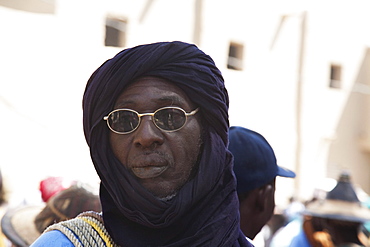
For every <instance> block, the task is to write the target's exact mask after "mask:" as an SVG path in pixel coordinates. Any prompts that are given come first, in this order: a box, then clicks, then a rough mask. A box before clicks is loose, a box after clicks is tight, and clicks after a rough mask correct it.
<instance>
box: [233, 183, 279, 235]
mask: <svg viewBox="0 0 370 247" xmlns="http://www.w3.org/2000/svg"><path fill="white" fill-rule="evenodd" d="M239 200H240V203H239V211H240V228H241V230H242V232H243V233H244V235H245V236H247V237H248V238H250V239H254V238H255V237H256V235H257V234H258V233H259V232H260V231H261V229H262V227H263V226H264V225H265V224H266V223H267V222H268V221H269V220H270V218H271V216H272V215H273V213H274V208H275V179H274V180H273V181H271V182H270V183H268V184H265V185H263V186H261V187H259V188H256V189H254V190H251V191H250V192H249V193H248V194H247V195H246V196H245V197H243V196H240V197H239Z"/></svg>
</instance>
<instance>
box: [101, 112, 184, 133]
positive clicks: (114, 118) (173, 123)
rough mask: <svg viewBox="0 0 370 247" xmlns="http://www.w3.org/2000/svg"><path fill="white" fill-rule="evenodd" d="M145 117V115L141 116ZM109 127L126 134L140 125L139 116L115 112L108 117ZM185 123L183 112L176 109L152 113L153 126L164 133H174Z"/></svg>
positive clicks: (131, 113) (133, 113) (134, 113)
mask: <svg viewBox="0 0 370 247" xmlns="http://www.w3.org/2000/svg"><path fill="white" fill-rule="evenodd" d="M142 115H144V116H145V115H146V114H142ZM107 120H108V124H109V126H110V127H111V128H112V129H113V130H114V131H116V132H119V133H128V132H131V131H133V130H135V129H136V128H137V127H138V125H139V124H140V116H139V115H138V113H137V112H135V111H130V110H117V111H114V112H111V113H110V114H109V116H108V119H107ZM185 121H186V115H185V112H183V111H182V110H180V109H176V108H165V109H159V110H158V111H156V112H155V113H154V116H153V122H154V124H155V125H156V126H157V127H158V128H160V129H162V130H166V131H174V130H177V129H180V128H181V127H183V126H184V124H185Z"/></svg>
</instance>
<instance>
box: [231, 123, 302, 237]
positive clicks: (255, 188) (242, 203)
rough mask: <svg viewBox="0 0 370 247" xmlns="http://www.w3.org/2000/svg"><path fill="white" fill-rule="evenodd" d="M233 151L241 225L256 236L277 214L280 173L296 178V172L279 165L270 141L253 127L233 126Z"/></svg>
mask: <svg viewBox="0 0 370 247" xmlns="http://www.w3.org/2000/svg"><path fill="white" fill-rule="evenodd" d="M229 150H230V151H231V153H232V154H233V156H234V168H233V169H234V173H235V176H236V180H237V193H238V198H239V211H240V227H241V229H242V231H243V232H244V234H245V235H246V236H247V237H249V238H250V239H253V238H254V237H255V236H256V235H257V233H258V232H259V231H260V230H261V228H262V227H263V226H264V225H265V224H266V223H267V221H268V220H269V219H270V218H271V216H272V215H273V212H274V208H275V178H276V176H281V177H289V178H294V177H295V173H294V172H293V171H290V170H288V169H285V168H282V167H280V166H278V165H277V162H276V157H275V154H274V151H273V149H272V147H271V146H270V144H269V143H268V142H267V140H266V139H265V138H264V137H263V136H262V135H261V134H259V133H257V132H255V131H252V130H250V129H247V128H243V127H239V126H232V127H230V130H229Z"/></svg>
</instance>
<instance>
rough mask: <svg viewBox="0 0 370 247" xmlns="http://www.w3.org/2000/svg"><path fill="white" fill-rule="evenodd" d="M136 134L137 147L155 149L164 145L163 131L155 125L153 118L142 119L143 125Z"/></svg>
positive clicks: (135, 142) (141, 124)
mask: <svg viewBox="0 0 370 247" xmlns="http://www.w3.org/2000/svg"><path fill="white" fill-rule="evenodd" d="M134 133H135V136H134V144H135V146H136V147H142V148H154V147H157V146H158V145H162V144H163V141H164V137H163V133H162V131H161V130H160V129H158V128H157V127H156V126H155V125H154V123H153V121H152V117H151V116H144V117H142V118H141V123H140V125H139V127H138V128H137V129H136V130H135V132H134Z"/></svg>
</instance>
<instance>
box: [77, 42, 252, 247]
mask: <svg viewBox="0 0 370 247" xmlns="http://www.w3.org/2000/svg"><path fill="white" fill-rule="evenodd" d="M144 76H154V77H159V78H162V79H166V80H168V81H171V82H172V83H174V84H175V85H176V86H178V87H179V88H181V89H182V90H183V91H184V92H185V93H186V94H187V95H188V97H189V98H190V99H191V100H192V101H193V102H194V103H195V104H196V105H198V106H199V107H200V113H201V116H202V119H203V121H202V123H203V130H204V135H203V139H204V140H203V148H202V154H201V158H200V161H199V164H198V169H197V174H196V175H195V177H194V178H192V179H191V180H190V181H188V182H187V183H186V184H185V185H184V186H183V187H182V188H181V189H180V191H179V192H178V194H177V195H176V196H175V197H174V198H173V199H171V200H169V201H163V200H159V199H158V198H156V197H155V196H153V195H152V194H151V193H150V192H148V191H147V190H146V189H145V188H144V187H142V186H141V185H140V183H139V182H138V181H137V180H136V179H135V178H134V177H133V176H132V175H131V174H130V172H128V170H127V169H126V168H125V167H124V166H123V165H122V164H121V163H120V161H119V160H118V159H117V158H116V157H115V156H114V154H113V152H112V150H111V147H110V144H109V129H108V127H107V125H106V123H105V121H103V116H105V115H107V114H108V113H109V112H110V111H112V110H113V106H114V104H115V101H116V99H117V97H118V96H119V95H120V94H121V93H122V91H123V90H125V88H126V87H127V86H128V85H129V84H130V83H132V82H134V81H135V80H137V79H138V78H141V77H144ZM228 103H229V102H228V94H227V91H226V89H225V86H224V81H223V78H222V75H221V72H220V71H219V70H218V69H217V67H216V66H215V64H214V62H213V60H212V59H211V58H210V57H209V56H208V55H206V54H204V53H203V52H202V51H201V50H199V49H198V48H197V47H196V46H195V45H191V44H186V43H183V42H161V43H154V44H148V45H141V46H136V47H134V48H130V49H126V50H123V51H121V52H120V53H118V54H117V55H116V56H115V57H113V58H112V59H109V60H107V61H106V62H105V63H103V64H102V65H101V66H100V67H99V68H98V69H97V70H96V71H95V72H94V73H93V75H92V76H91V77H90V79H89V81H88V83H87V86H86V90H85V94H84V98H83V121H84V122H83V123H84V132H85V137H86V140H87V143H88V145H89V147H90V153H91V158H92V161H93V163H94V166H95V169H96V171H97V173H98V175H99V177H100V179H101V186H100V197H101V203H102V208H103V218H104V223H105V225H106V227H107V230H108V232H109V233H110V234H111V236H112V238H113V239H114V241H115V242H116V243H117V244H119V245H121V246H135V247H136V246H212V247H213V246H227V247H229V246H249V245H248V243H247V241H246V240H245V237H244V236H243V235H242V233H241V231H240V229H239V213H238V208H239V204H238V201H237V196H236V192H235V184H236V182H235V178H234V176H233V173H232V166H231V161H232V158H231V157H232V156H231V154H230V153H229V151H227V143H228V127H229V123H228Z"/></svg>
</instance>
